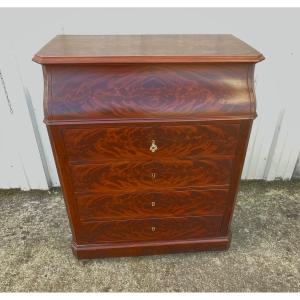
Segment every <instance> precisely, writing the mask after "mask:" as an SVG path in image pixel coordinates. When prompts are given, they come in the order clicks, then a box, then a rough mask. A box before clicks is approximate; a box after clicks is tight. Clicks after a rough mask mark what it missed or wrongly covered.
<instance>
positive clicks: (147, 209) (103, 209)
mask: <svg viewBox="0 0 300 300" xmlns="http://www.w3.org/2000/svg"><path fill="white" fill-rule="evenodd" d="M227 195H228V190H226V189H211V190H210V189H208V190H199V189H181V190H178V189H169V190H166V189H162V190H158V189H155V190H150V191H146V192H131V193H124V192H118V193H109V194H104V193H103V194H100V195H99V194H95V193H83V194H76V195H75V198H76V201H77V205H78V209H79V215H80V220H81V221H91V220H94V221H95V220H122V219H125V220H126V219H141V218H143V219H144V218H161V217H181V216H209V215H223V214H224V212H225V204H226V203H227Z"/></svg>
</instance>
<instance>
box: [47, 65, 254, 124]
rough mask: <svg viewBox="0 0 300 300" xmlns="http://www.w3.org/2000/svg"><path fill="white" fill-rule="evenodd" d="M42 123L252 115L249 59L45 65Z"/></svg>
mask: <svg viewBox="0 0 300 300" xmlns="http://www.w3.org/2000/svg"><path fill="white" fill-rule="evenodd" d="M44 68H45V72H46V73H47V76H46V77H45V80H46V81H47V82H46V85H47V86H48V93H47V96H46V98H45V103H44V104H45V120H46V122H47V123H49V124H51V123H54V124H55V123H57V122H58V123H60V122H61V121H63V122H70V123H72V122H78V121H80V122H90V121H91V120H106V121H111V120H116V119H117V120H120V119H121V120H123V121H124V120H126V119H144V120H146V119H150V120H152V119H160V120H161V119H170V118H171V119H186V120H199V118H204V117H206V118H213V117H219V118H224V117H225V118H228V117H237V116H238V117H244V118H253V117H254V116H255V113H254V112H253V110H252V106H253V105H254V104H253V99H252V98H251V95H250V93H249V82H248V77H249V75H250V73H251V68H250V66H249V64H246V63H243V64H237V63H228V64H207V63H206V64H117V65H49V66H45V67H44Z"/></svg>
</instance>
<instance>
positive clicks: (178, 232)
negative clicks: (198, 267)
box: [79, 216, 222, 243]
mask: <svg viewBox="0 0 300 300" xmlns="http://www.w3.org/2000/svg"><path fill="white" fill-rule="evenodd" d="M221 221H222V216H206V217H184V218H161V219H154V218H153V219H150V218H148V219H143V220H137V219H136V220H122V221H111V222H83V223H81V230H80V234H79V240H80V242H81V243H98V242H100V243H105V242H134V241H137V242H139V241H151V240H152V241H153V240H158V241H162V240H182V239H197V238H201V237H208V238H209V237H214V236H218V235H219V233H220V228H221Z"/></svg>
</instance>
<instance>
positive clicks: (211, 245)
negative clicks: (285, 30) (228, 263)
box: [34, 35, 263, 258]
mask: <svg viewBox="0 0 300 300" xmlns="http://www.w3.org/2000/svg"><path fill="white" fill-rule="evenodd" d="M262 59H263V56H262V55H261V54H260V53H259V52H257V51H256V50H254V49H253V48H251V47H250V46H248V45H247V44H245V43H244V42H242V41H240V40H239V39H237V38H235V37H233V36H232V35H162V36H154V35H149V36H58V37H56V38H55V39H53V40H52V41H51V42H50V43H48V44H47V45H46V46H45V47H44V48H43V49H42V50H41V51H40V52H39V53H37V55H36V56H35V57H34V60H35V61H36V62H39V63H41V64H43V74H44V83H45V86H44V113H45V123H46V124H47V129H48V133H49V137H50V142H51V145H52V149H53V154H54V158H55V162H56V165H57V170H58V175H59V178H60V182H61V186H62V191H63V194H64V199H65V203H66V208H67V212H68V217H69V221H70V226H71V229H72V235H73V242H72V249H73V252H74V254H75V255H76V256H77V257H78V258H96V257H108V256H129V255H148V254H163V253H174V252H182V251H199V250H224V249H227V248H228V247H229V243H230V237H231V235H230V223H231V218H232V214H233V209H234V202H235V199H236V195H237V191H238V186H239V182H240V176H241V172H242V168H243V162H244V159H245V155H246V150H247V144H248V141H249V135H250V131H251V126H252V122H253V119H254V118H255V117H256V100H255V94H254V84H253V76H254V65H255V63H256V62H258V61H260V60H262ZM151 146H153V147H152V148H151Z"/></svg>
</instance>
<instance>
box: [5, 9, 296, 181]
mask: <svg viewBox="0 0 300 300" xmlns="http://www.w3.org/2000/svg"><path fill="white" fill-rule="evenodd" d="M299 28H300V9H295V8H293V9H270V8H267V9H230V8H225V9H221V8H217V9H203V8H197V9H195V8H192V9H174V8H173V9H170V8H167V9H161V8H160V9H149V8H148V9H145V8H144V9H121V8H120V9H103V8H93V9H0V34H1V45H2V44H3V43H5V44H7V45H8V47H10V49H11V51H12V54H13V55H14V56H15V58H16V61H17V64H18V67H19V71H20V75H21V78H22V82H23V85H24V86H25V87H26V88H27V89H28V92H29V96H30V97H29V99H31V100H32V105H33V108H34V115H35V118H36V123H37V129H38V132H39V134H40V137H41V146H42V149H43V151H44V153H45V159H46V169H48V170H49V174H50V180H51V182H52V184H53V185H59V182H58V178H57V174H56V169H55V165H54V161H53V157H52V154H51V149H50V145H49V140H48V137H47V133H46V129H45V126H44V124H43V123H42V120H43V111H42V95H43V83H42V72H41V67H40V66H39V65H37V64H35V63H33V62H32V61H31V58H32V56H33V55H34V53H35V52H37V50H39V48H40V47H42V46H43V45H44V44H45V43H46V42H47V41H49V40H50V39H51V38H52V37H53V36H55V35H56V34H63V33H64V34H130V33H132V34H133V33H139V34H140V33H144V34H147V33H157V34H159V33H232V34H234V35H236V36H237V37H239V38H241V39H242V40H244V41H246V42H248V43H249V44H250V45H251V46H253V47H255V48H256V49H257V50H259V51H260V52H262V53H263V54H264V55H265V57H266V60H265V61H263V62H262V63H259V64H258V65H257V68H256V75H255V79H256V95H257V100H258V115H259V117H258V118H257V119H256V121H255V123H254V127H253V131H252V135H251V139H250V145H249V149H248V153H247V159H246V163H245V167H244V171H243V178H247V179H261V178H264V179H268V180H273V179H275V178H283V179H290V177H291V176H292V174H293V170H294V168H295V165H296V160H297V156H298V154H299V149H300V145H299V140H300V139H299V134H298V130H299V128H300V121H299V117H298V116H299V109H300V104H299V103H300V99H299V97H300V96H299V91H298V86H299V71H298V69H299V66H300V58H299V55H300V41H299V40H300V39H299V36H300V34H299V33H300V31H299ZM0 51H1V47H0ZM1 55H2V53H1ZM0 68H1V65H0ZM7 80H9V79H7ZM0 101H2V99H1V98H0ZM14 101H15V102H16V103H17V102H18V101H25V100H24V99H21V98H20V99H14ZM16 105H17V104H16ZM0 125H1V124H0ZM0 173H1V169H0Z"/></svg>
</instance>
